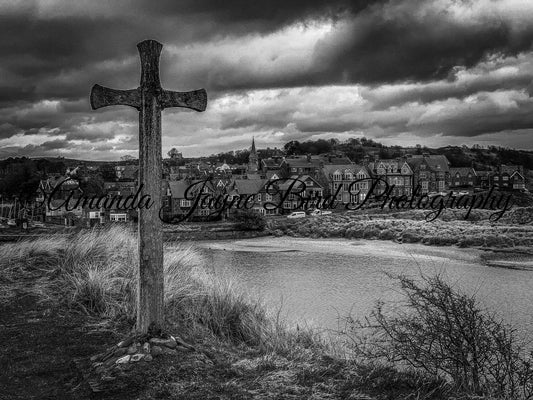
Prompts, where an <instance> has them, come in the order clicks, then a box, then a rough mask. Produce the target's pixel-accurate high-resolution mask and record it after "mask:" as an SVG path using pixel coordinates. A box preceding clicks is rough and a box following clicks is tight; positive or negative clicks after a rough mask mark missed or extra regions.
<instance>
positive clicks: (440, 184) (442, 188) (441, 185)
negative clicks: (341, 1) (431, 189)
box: [437, 181, 444, 191]
mask: <svg viewBox="0 0 533 400" xmlns="http://www.w3.org/2000/svg"><path fill="white" fill-rule="evenodd" d="M437 187H438V188H439V190H441V191H442V190H444V181H438V183H437Z"/></svg>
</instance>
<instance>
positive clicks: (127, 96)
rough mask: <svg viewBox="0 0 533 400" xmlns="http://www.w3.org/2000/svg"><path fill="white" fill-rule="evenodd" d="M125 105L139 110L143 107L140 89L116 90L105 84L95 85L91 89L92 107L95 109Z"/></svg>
mask: <svg viewBox="0 0 533 400" xmlns="http://www.w3.org/2000/svg"><path fill="white" fill-rule="evenodd" d="M115 105H123V106H130V107H134V108H136V109H137V110H138V109H139V108H141V93H140V90H139V89H138V88H137V89H130V90H116V89H110V88H107V87H105V86H100V85H94V86H93V88H92V90H91V107H92V109H93V110H96V109H98V108H102V107H107V106H115Z"/></svg>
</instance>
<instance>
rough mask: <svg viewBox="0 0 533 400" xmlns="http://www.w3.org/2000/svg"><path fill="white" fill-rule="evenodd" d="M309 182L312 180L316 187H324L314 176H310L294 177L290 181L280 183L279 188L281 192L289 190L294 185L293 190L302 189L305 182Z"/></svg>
mask: <svg viewBox="0 0 533 400" xmlns="http://www.w3.org/2000/svg"><path fill="white" fill-rule="evenodd" d="M295 180H297V181H296V183H294V181H295ZM307 180H312V181H313V182H314V183H315V186H319V187H322V185H321V184H320V183H319V182H317V180H316V179H314V178H313V177H312V176H310V175H292V176H291V177H290V178H289V179H287V180H285V181H284V182H282V183H280V185H279V188H280V190H282V191H283V190H288V189H289V187H290V186H291V185H293V184H294V185H293V188H298V187H300V186H301V185H302V184H303V182H305V181H307Z"/></svg>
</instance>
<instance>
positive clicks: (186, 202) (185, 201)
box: [180, 199, 191, 207]
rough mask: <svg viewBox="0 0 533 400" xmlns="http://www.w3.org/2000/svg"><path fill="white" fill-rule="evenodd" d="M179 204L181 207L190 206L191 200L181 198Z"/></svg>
mask: <svg viewBox="0 0 533 400" xmlns="http://www.w3.org/2000/svg"><path fill="white" fill-rule="evenodd" d="M180 205H181V206H182V207H190V206H191V201H190V200H185V199H181V201H180Z"/></svg>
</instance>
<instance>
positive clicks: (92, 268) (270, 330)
mask: <svg viewBox="0 0 533 400" xmlns="http://www.w3.org/2000/svg"><path fill="white" fill-rule="evenodd" d="M2 250H3V253H4V257H3V259H2V260H0V268H1V270H2V277H3V278H4V279H5V280H13V279H15V278H16V277H20V276H32V275H34V276H39V275H42V274H43V273H44V274H45V275H46V276H48V277H49V279H47V280H41V281H40V284H39V285H35V286H36V290H37V291H38V292H39V295H40V296H41V298H44V299H45V300H46V301H49V302H50V303H52V304H59V305H62V306H66V307H67V308H68V309H70V310H75V311H80V312H84V313H87V314H90V315H96V316H101V317H105V318H120V319H127V320H129V321H132V322H133V321H134V318H135V315H136V304H135V303H136V302H135V299H136V279H135V271H136V268H137V258H136V254H137V239H136V236H135V234H134V232H133V231H132V230H131V229H128V228H127V227H124V226H120V225H116V226H112V227H110V228H109V229H105V230H102V229H95V230H86V231H81V232H79V233H76V234H73V235H71V236H69V237H65V236H54V235H51V236H48V237H43V238H39V239H37V240H34V241H31V242H30V241H28V242H19V243H13V244H8V245H6V246H3V247H2ZM204 264H205V261H204V260H203V259H202V257H201V255H200V253H199V252H198V251H197V250H196V249H195V248H194V247H192V246H191V245H186V244H183V243H177V244H176V243H173V245H172V247H169V248H167V249H166V251H165V257H164V273H165V303H166V309H167V310H166V314H167V318H168V320H169V321H168V322H169V323H170V324H175V325H178V326H179V327H180V329H181V330H182V331H183V330H184V329H185V330H187V331H188V333H189V334H190V335H191V336H197V335H200V334H203V335H205V334H209V335H212V336H215V337H218V338H221V339H224V340H229V341H231V342H233V343H246V344H248V345H253V346H259V347H260V348H262V349H263V350H264V351H267V352H268V351H283V352H286V353H294V354H295V353H296V351H295V348H296V347H295V346H297V345H298V347H301V346H303V345H305V346H312V345H316V342H315V339H316V337H317V334H316V333H314V332H313V331H312V330H311V329H307V330H292V329H289V327H288V326H287V324H286V323H285V322H284V321H281V320H280V319H279V318H278V317H276V315H272V314H271V313H270V312H269V311H268V310H267V307H266V306H265V305H264V304H263V303H262V301H261V299H258V298H254V297H252V296H250V295H249V294H248V293H247V292H246V291H245V290H243V288H241V287H239V286H238V285H237V284H236V281H235V280H234V279H233V278H232V277H231V276H228V275H227V274H224V275H222V276H219V275H217V274H215V273H214V272H208V270H207V269H206V268H205V267H204ZM278 315H279V314H278Z"/></svg>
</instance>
